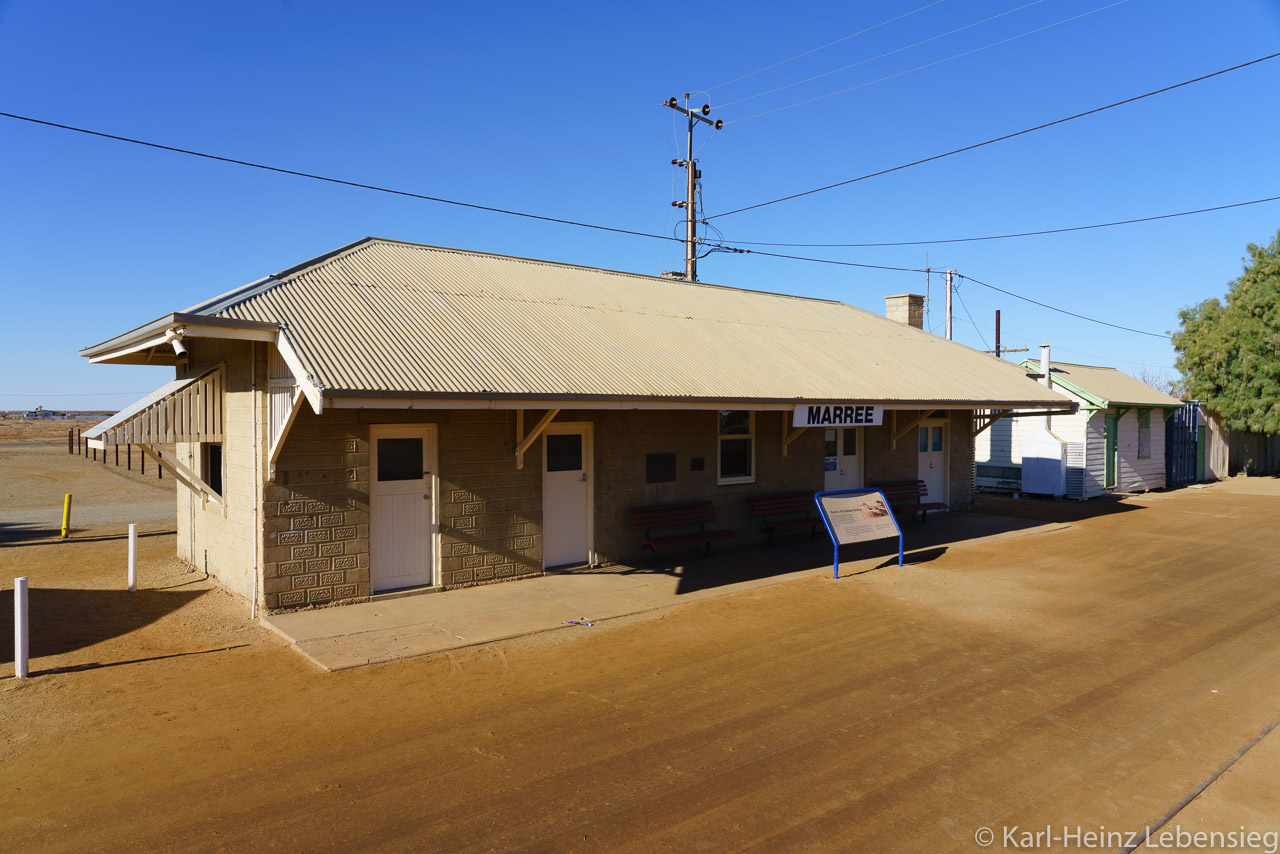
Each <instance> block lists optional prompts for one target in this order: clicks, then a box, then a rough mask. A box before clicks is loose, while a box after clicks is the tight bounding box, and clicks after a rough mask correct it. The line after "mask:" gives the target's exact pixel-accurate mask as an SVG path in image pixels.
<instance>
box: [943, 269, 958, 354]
mask: <svg viewBox="0 0 1280 854" xmlns="http://www.w3.org/2000/svg"><path fill="white" fill-rule="evenodd" d="M955 272H956V271H955V270H948V271H947V319H946V325H945V326H944V327H943V328H944V329H946V334H945V336H944V337H945V338H946V339H947V340H948V341H950V340H951V277H952V276H953V275H955Z"/></svg>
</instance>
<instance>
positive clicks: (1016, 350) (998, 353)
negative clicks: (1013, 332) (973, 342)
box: [983, 308, 1027, 359]
mask: <svg viewBox="0 0 1280 854" xmlns="http://www.w3.org/2000/svg"><path fill="white" fill-rule="evenodd" d="M983 352H984V353H995V354H996V358H997V359H999V358H1000V357H1001V356H1002V355H1003V354H1005V353H1025V352H1027V348H1026V347H1001V346H1000V309H998V308H997V309H996V348H995V349H994V350H984V351H983Z"/></svg>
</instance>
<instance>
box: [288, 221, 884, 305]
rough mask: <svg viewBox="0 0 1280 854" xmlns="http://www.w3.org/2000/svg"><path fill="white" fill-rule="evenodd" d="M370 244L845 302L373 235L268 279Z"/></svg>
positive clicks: (295, 273) (808, 299) (791, 297)
mask: <svg viewBox="0 0 1280 854" xmlns="http://www.w3.org/2000/svg"><path fill="white" fill-rule="evenodd" d="M373 244H384V245H387V246H398V247H403V248H406V249H421V250H428V251H433V252H447V253H452V254H456V255H470V256H474V257H478V258H491V259H494V260H497V261H508V262H520V263H527V264H539V265H544V266H547V267H558V268H561V269H567V270H582V271H584V272H588V273H605V274H607V275H611V276H625V277H628V278H635V279H646V280H651V281H653V282H657V283H659V284H663V285H683V286H685V287H695V288H707V289H714V290H722V291H731V292H733V293H742V294H759V295H762V296H771V297H779V298H781V299H793V300H801V301H804V302H816V303H826V304H829V305H844V304H845V303H843V302H841V301H840V300H834V299H825V298H823V297H810V296H804V295H801V294H784V293H779V292H777V291H765V290H759V289H756V288H739V287H734V286H733V285H719V284H716V283H714V282H686V281H684V280H683V279H670V278H667V277H666V276H654V275H650V274H648V273H636V272H632V271H630V270H613V269H610V268H608V267H591V266H588V265H586V264H571V263H568V262H566V261H552V260H549V259H546V258H529V257H526V256H523V255H502V254H499V253H496V252H482V251H480V250H478V249H462V248H459V247H456V246H437V245H434V244H430V243H413V242H411V241H408V240H396V239H394V238H390V237H374V236H370V237H364V238H361V239H360V240H356V241H354V242H352V243H348V244H346V245H345V246H340V247H338V248H337V249H334V250H332V251H331V252H326V253H324V254H322V255H317V256H316V257H314V258H311V259H308V260H306V261H303V262H301V263H299V264H294V265H293V266H292V267H288V268H286V269H284V270H281V271H280V272H278V273H275V274H274V275H273V276H272V277H271V278H274V279H277V280H279V281H281V282H283V280H284V279H285V278H286V277H288V276H295V275H297V274H299V273H301V272H303V271H305V270H308V269H311V268H313V267H319V266H321V265H323V264H328V263H330V262H332V261H337V260H339V259H340V258H341V257H344V256H346V255H349V254H351V253H352V252H355V251H356V250H358V249H362V248H364V247H365V246H369V245H373ZM872 313H874V312H872ZM876 316H877V317H878V316H879V315H876Z"/></svg>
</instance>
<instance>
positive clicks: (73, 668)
mask: <svg viewBox="0 0 1280 854" xmlns="http://www.w3.org/2000/svg"><path fill="white" fill-rule="evenodd" d="M248 645H249V644H247V643H238V644H234V645H233V646H220V647H217V648H215V649H197V650H193V651H191V652H172V653H169V654H168V655H151V656H147V657H146V658H130V659H126V660H125V661H90V662H88V663H86V664H69V665H67V666H66V667H50V668H48V669H47V670H40V671H34V670H33V671H31V673H30V675H31V676H50V675H53V674H55V673H82V672H84V671H86V670H100V669H102V668H104V667H119V666H121V665H123V664H144V663H146V662H148V661H163V660H164V659H166V658H186V657H187V656H189V655H209V654H210V653H214V652H228V651H230V650H233V649H243V648H244V647H247V646H248Z"/></svg>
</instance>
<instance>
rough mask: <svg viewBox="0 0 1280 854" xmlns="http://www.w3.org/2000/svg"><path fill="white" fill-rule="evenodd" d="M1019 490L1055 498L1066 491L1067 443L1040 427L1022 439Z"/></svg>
mask: <svg viewBox="0 0 1280 854" xmlns="http://www.w3.org/2000/svg"><path fill="white" fill-rule="evenodd" d="M1022 491H1023V492H1030V493H1033V494H1037V495H1053V496H1055V497H1057V496H1061V495H1065V494H1066V492H1067V443H1066V442H1064V441H1062V440H1061V439H1059V438H1058V437H1057V436H1056V435H1055V434H1053V433H1050V432H1049V431H1048V430H1045V429H1043V428H1042V429H1040V430H1037V431H1035V432H1034V433H1032V434H1031V435H1030V436H1028V437H1027V438H1026V439H1024V440H1023V441H1022Z"/></svg>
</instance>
